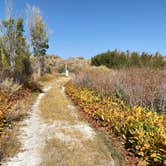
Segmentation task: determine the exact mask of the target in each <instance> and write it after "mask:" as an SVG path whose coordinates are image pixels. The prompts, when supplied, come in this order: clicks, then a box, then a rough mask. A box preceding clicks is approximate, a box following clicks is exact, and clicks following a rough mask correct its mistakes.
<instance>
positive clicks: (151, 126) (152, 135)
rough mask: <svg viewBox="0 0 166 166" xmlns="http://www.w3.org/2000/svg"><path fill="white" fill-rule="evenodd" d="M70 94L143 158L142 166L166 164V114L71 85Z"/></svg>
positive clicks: (103, 125)
mask: <svg viewBox="0 0 166 166" xmlns="http://www.w3.org/2000/svg"><path fill="white" fill-rule="evenodd" d="M66 93H67V94H68V95H69V96H70V97H71V99H72V100H73V101H74V103H75V104H77V105H79V107H80V108H81V109H82V110H83V111H84V112H85V113H86V114H88V115H89V117H91V118H92V119H93V120H94V121H96V122H98V124H99V125H101V126H102V127H106V128H107V131H110V132H111V133H114V134H116V135H117V136H119V137H121V138H122V139H123V140H124V141H125V146H126V148H127V149H129V150H130V151H131V152H133V153H135V155H136V156H137V157H139V158H140V159H141V160H140V165H141V163H144V165H159V166H164V165H166V124H165V120H166V115H159V114H157V113H156V112H149V111H147V110H146V109H145V108H143V107H140V106H133V107H129V106H126V104H125V103H124V102H123V101H122V100H119V99H116V98H112V97H106V96H105V97H104V96H101V95H99V94H98V93H96V91H94V90H89V89H88V88H83V87H80V86H78V85H74V84H71V83H68V84H67V85H66Z"/></svg>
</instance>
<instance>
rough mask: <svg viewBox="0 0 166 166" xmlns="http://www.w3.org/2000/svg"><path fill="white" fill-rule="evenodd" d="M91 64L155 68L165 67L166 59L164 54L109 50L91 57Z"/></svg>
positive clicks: (110, 66) (109, 66) (111, 66)
mask: <svg viewBox="0 0 166 166" xmlns="http://www.w3.org/2000/svg"><path fill="white" fill-rule="evenodd" d="M91 65H94V66H101V65H105V66H107V67H108V68H118V69H119V68H125V67H148V68H154V69H163V68H165V67H166V61H165V59H164V57H163V56H162V55H160V54H159V53H155V54H154V55H152V54H148V53H145V52H142V53H141V54H139V53H137V52H131V53H130V52H129V51H126V52H118V51H117V50H115V51H107V52H105V53H101V54H98V55H96V56H94V57H92V58H91Z"/></svg>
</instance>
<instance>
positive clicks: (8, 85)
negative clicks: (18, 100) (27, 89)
mask: <svg viewBox="0 0 166 166" xmlns="http://www.w3.org/2000/svg"><path fill="white" fill-rule="evenodd" d="M21 87H22V85H20V84H19V83H16V82H14V81H13V79H12V78H6V79H5V80H3V81H1V83H0V89H3V91H7V92H9V93H11V94H13V93H15V92H16V91H18V90H19V89H21Z"/></svg>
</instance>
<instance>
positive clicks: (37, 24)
mask: <svg viewBox="0 0 166 166" xmlns="http://www.w3.org/2000/svg"><path fill="white" fill-rule="evenodd" d="M27 17H28V25H29V30H30V35H31V44H32V47H33V53H34V56H36V57H37V58H38V63H39V64H38V75H39V77H40V76H41V75H42V74H43V70H44V58H43V56H44V55H45V54H46V50H47V49H48V48H49V45H48V35H47V31H46V27H45V24H44V21H43V18H42V16H41V12H40V9H39V8H38V7H35V6H32V7H31V6H28V7H27Z"/></svg>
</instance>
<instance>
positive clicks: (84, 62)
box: [31, 55, 90, 73]
mask: <svg viewBox="0 0 166 166" xmlns="http://www.w3.org/2000/svg"><path fill="white" fill-rule="evenodd" d="M43 58H44V66H45V72H53V71H58V72H60V73H62V72H65V65H66V64H67V65H68V70H69V71H70V72H75V71H76V70H78V69H80V68H82V67H86V66H89V65H90V60H88V59H85V58H83V57H71V58H68V59H66V60H65V59H63V58H61V57H60V56H57V55H47V56H44V57H43ZM31 63H32V70H33V72H37V68H38V65H37V58H36V57H32V58H31Z"/></svg>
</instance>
